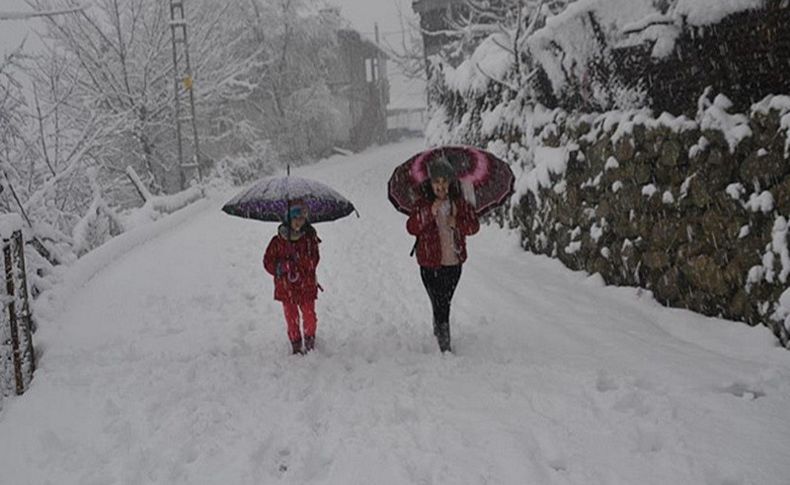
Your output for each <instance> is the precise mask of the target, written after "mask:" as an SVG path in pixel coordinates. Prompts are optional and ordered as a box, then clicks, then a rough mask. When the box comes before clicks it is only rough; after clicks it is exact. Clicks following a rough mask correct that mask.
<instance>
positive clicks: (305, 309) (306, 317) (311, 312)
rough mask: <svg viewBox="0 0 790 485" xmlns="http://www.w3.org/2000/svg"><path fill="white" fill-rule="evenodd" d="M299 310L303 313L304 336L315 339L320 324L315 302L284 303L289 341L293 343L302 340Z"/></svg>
mask: <svg viewBox="0 0 790 485" xmlns="http://www.w3.org/2000/svg"><path fill="white" fill-rule="evenodd" d="M299 310H301V311H302V323H303V325H304V336H305V337H315V327H316V324H317V323H318V318H316V316H315V300H311V301H306V302H304V303H299V304H296V303H289V302H283V313H285V322H286V323H287V324H288V339H289V340H290V341H291V342H297V341H299V340H302V331H301V329H300V328H299Z"/></svg>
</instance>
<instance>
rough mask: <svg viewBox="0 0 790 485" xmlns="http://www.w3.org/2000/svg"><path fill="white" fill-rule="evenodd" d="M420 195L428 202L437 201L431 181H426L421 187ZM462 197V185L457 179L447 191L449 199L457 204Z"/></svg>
mask: <svg viewBox="0 0 790 485" xmlns="http://www.w3.org/2000/svg"><path fill="white" fill-rule="evenodd" d="M420 195H421V196H422V197H423V198H424V199H425V200H427V201H428V202H433V201H435V200H436V194H434V193H433V187H432V186H431V179H428V180H426V181H425V182H423V183H422V184H421V185H420ZM461 197H462V193H461V183H460V182H458V179H455V180H453V181H452V182H450V188H449V190H448V191H447V198H448V199H450V200H451V201H453V202H455V201H457V200H458V199H460V198H461Z"/></svg>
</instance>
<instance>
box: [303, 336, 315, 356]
mask: <svg viewBox="0 0 790 485" xmlns="http://www.w3.org/2000/svg"><path fill="white" fill-rule="evenodd" d="M313 350H315V336H314V335H313V336H310V337H305V338H304V351H305V353H307V352H312V351H313Z"/></svg>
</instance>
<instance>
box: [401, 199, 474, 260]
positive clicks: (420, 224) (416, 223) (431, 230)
mask: <svg viewBox="0 0 790 485" xmlns="http://www.w3.org/2000/svg"><path fill="white" fill-rule="evenodd" d="M453 204H454V206H455V210H456V214H455V223H456V229H455V233H456V238H455V242H456V244H457V245H458V259H459V261H460V262H461V263H463V262H465V261H466V236H471V235H473V234H475V233H477V231H479V230H480V222H479V221H478V220H477V214H475V210H474V208H473V207H472V206H471V205H469V203H468V202H466V200H464V199H463V198H460V199H457V200H454V201H453ZM431 205H433V202H431V201H429V200H427V199H423V200H421V201H419V202H418V203H417V206H416V207H415V208H414V210H413V211H412V213H411V215H410V216H409V220H408V222H406V230H407V231H409V234H411V235H412V236H417V263H418V264H419V265H420V266H424V267H426V268H439V267H441V266H442V247H441V242H440V241H439V226H437V225H436V218H435V217H434V215H433V212H432V211H431Z"/></svg>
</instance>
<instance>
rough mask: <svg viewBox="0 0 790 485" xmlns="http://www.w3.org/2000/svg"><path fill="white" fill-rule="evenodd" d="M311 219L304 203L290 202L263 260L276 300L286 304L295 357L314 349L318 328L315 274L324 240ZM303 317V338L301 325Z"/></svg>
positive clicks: (286, 317)
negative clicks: (319, 251)
mask: <svg viewBox="0 0 790 485" xmlns="http://www.w3.org/2000/svg"><path fill="white" fill-rule="evenodd" d="M308 219H309V214H308V210H307V206H306V205H305V204H304V203H302V202H301V201H294V202H291V204H290V207H289V208H288V211H287V213H286V214H285V222H284V223H283V224H282V225H280V227H279V228H278V230H277V235H276V236H274V237H273V238H272V240H271V241H270V242H269V246H268V247H267V248H266V253H265V254H264V257H263V266H264V268H265V269H266V271H267V272H268V273H269V274H271V275H272V276H273V277H274V299H275V300H277V301H280V302H282V304H283V313H284V314H285V321H286V323H287V326H288V339H289V340H290V341H291V347H292V351H293V353H294V354H302V353H305V352H310V351H312V350H313V349H314V347H315V333H316V326H317V324H318V318H317V317H316V313H315V300H316V299H317V298H318V288H319V285H318V283H317V281H316V274H315V271H316V267H317V266H318V261H319V253H318V244H319V243H320V242H321V240H320V239H319V238H318V234H317V233H316V231H315V229H314V228H313V226H312V225H311V224H310V223H309V221H308ZM300 313H301V320H302V326H303V327H304V335H303V332H302V329H301V328H300V325H299V320H300ZM303 344H304V345H303Z"/></svg>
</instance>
